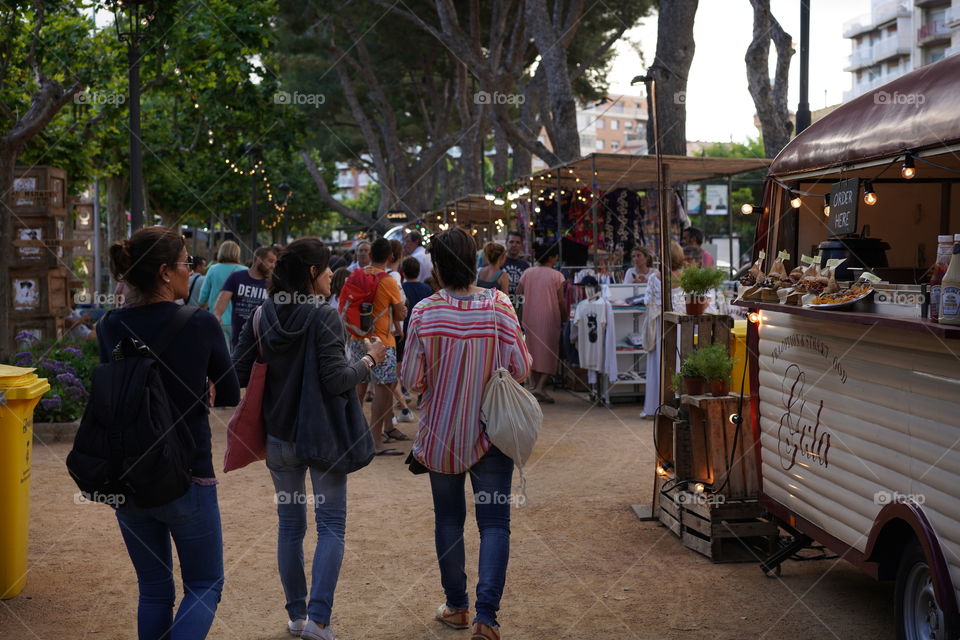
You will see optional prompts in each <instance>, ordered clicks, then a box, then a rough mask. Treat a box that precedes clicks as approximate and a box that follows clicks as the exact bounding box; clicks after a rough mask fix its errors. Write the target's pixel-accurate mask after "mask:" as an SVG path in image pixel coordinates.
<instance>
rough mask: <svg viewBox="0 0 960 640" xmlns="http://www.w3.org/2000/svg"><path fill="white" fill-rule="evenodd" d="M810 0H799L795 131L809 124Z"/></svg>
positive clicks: (798, 131) (801, 129)
mask: <svg viewBox="0 0 960 640" xmlns="http://www.w3.org/2000/svg"><path fill="white" fill-rule="evenodd" d="M809 93H810V0H800V105H799V106H798V107H797V133H798V134H799V133H800V132H801V131H803V130H804V129H806V128H807V127H809V126H810V96H809Z"/></svg>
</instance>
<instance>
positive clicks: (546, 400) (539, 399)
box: [533, 391, 556, 404]
mask: <svg viewBox="0 0 960 640" xmlns="http://www.w3.org/2000/svg"><path fill="white" fill-rule="evenodd" d="M533 397H534V398H536V399H537V402H542V403H544V404H555V403H556V400H554V399H553V398H551V397H550V396H548V395H547V394H545V393H542V392H540V391H534V392H533Z"/></svg>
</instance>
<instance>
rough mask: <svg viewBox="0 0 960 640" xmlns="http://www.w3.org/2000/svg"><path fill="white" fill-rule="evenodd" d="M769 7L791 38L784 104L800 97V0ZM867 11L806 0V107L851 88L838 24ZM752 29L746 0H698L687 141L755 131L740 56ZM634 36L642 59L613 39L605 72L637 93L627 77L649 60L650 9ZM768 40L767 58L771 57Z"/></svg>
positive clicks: (652, 45)
mask: <svg viewBox="0 0 960 640" xmlns="http://www.w3.org/2000/svg"><path fill="white" fill-rule="evenodd" d="M770 6H771V11H772V13H773V15H774V17H775V18H776V19H777V20H778V21H779V22H780V25H781V26H782V27H783V28H784V30H785V31H786V32H787V33H789V34H790V35H791V36H792V37H793V41H794V49H796V53H795V54H794V55H793V57H792V58H791V61H790V82H789V87H788V89H789V106H790V110H791V111H796V109H797V104H798V102H799V100H800V90H799V83H800V0H771V3H770ZM869 12H870V0H810V96H809V101H810V109H811V111H813V110H816V109H820V108H823V107H825V106H828V105H832V104H837V103H839V102H840V101H841V100H842V99H843V92H844V91H846V90H849V89H850V86H851V80H850V74H849V73H846V72H844V71H843V68H844V66H846V64H847V56H849V55H850V41H849V40H847V39H845V38H844V37H843V33H842V31H843V24H844V23H845V22H847V21H849V20H852V19H854V18H856V17H858V16H860V15H864V14H868V13H869ZM752 36H753V8H752V7H751V6H750V2H749V0H700V3H699V7H698V9H697V16H696V19H695V21H694V25H693V37H694V41H695V42H696V50H695V52H694V56H693V64H692V66H691V67H690V75H689V77H688V80H687V140H706V141H711V142H728V141H731V140H732V141H734V142H745V141H746V139H747V138H748V137H749V138H756V137H757V136H759V133H760V132H759V131H758V130H757V128H756V127H755V126H754V124H753V116H754V113H755V112H756V110H755V108H754V105H753V99H752V98H751V97H750V93H749V91H748V89H747V71H746V63H745V62H744V60H743V58H744V55H745V54H746V52H747V45H749V44H750V40H751V38H752ZM626 37H627V38H629V39H630V40H633V41H634V42H638V43H639V44H640V47H641V49H642V51H643V55H644V60H645V63H644V62H641V60H640V56H639V55H638V54H637V53H636V51H635V50H634V49H633V48H632V47H631V45H629V44H628V43H626V42H624V41H621V42H619V43H618V44H617V58H616V60H615V61H614V64H613V68H612V70H611V71H612V72H611V75H610V78H609V80H610V93H611V94H613V95H618V94H623V93H626V94H639V89H638V87H630V80H631V79H633V77H634V76H637V75H641V74H642V73H644V72H645V71H646V67H647V66H648V65H649V64H651V63H652V62H653V59H654V54H655V53H656V50H657V18H656V16H655V15H654V16H653V17H651V18H647V19H645V20H644V21H642V22H641V23H640V25H639V26H637V27H635V28H633V29H631V30H630V31H628V32H627V34H626ZM774 51H775V50H774V48H773V45H772V44H771V47H770V60H771V64H772V62H773V61H774V60H775V53H774Z"/></svg>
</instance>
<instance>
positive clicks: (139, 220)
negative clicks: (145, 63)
mask: <svg viewBox="0 0 960 640" xmlns="http://www.w3.org/2000/svg"><path fill="white" fill-rule="evenodd" d="M110 8H111V10H112V11H113V25H114V27H116V29H117V39H118V40H120V42H126V43H127V65H128V69H127V71H128V74H129V81H130V91H129V92H130V96H129V101H128V103H129V110H130V125H129V129H130V232H131V233H133V232H134V231H136V230H137V229H139V228H140V227H142V226H143V152H142V150H141V147H140V42H141V41H142V40H143V39H144V38H145V37H146V35H147V28H148V27H149V26H150V23H151V22H152V21H153V19H154V18H155V17H156V15H157V6H156V2H155V0H113V1H112V2H111V7H110Z"/></svg>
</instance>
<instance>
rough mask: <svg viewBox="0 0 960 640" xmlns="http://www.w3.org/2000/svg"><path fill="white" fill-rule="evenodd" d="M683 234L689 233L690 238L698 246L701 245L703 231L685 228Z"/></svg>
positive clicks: (695, 228)
mask: <svg viewBox="0 0 960 640" xmlns="http://www.w3.org/2000/svg"><path fill="white" fill-rule="evenodd" d="M683 232H684V233H689V234H690V237H691V238H693V239H694V240H695V241H696V243H697V244H698V245H699V244H703V231H701V230H700V229H698V228H697V227H687V228H686V229H684V230H683Z"/></svg>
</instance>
